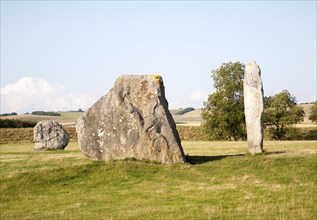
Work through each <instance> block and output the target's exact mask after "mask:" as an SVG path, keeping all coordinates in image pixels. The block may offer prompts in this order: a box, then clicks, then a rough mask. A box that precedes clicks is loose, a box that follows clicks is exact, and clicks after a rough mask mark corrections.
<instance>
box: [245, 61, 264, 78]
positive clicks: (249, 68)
mask: <svg viewBox="0 0 317 220" xmlns="http://www.w3.org/2000/svg"><path fill="white" fill-rule="evenodd" d="M245 73H250V74H253V73H258V74H259V76H261V69H260V67H259V65H258V64H257V63H256V62H255V61H251V62H249V63H248V64H247V65H246V67H245Z"/></svg>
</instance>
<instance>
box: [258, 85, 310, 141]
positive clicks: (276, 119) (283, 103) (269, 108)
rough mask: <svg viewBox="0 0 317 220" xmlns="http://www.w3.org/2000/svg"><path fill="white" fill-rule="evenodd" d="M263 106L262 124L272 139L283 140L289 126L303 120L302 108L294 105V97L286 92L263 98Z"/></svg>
mask: <svg viewBox="0 0 317 220" xmlns="http://www.w3.org/2000/svg"><path fill="white" fill-rule="evenodd" d="M264 105H265V107H264V123H265V125H266V126H269V131H270V134H271V136H272V138H273V139H277V140H283V139H284V138H285V135H286V133H287V131H288V130H289V128H290V126H291V125H293V124H296V123H299V122H301V121H302V120H303V118H304V110H303V108H301V107H300V106H297V105H296V99H295V97H294V96H293V95H291V94H290V93H289V91H287V90H283V91H282V92H279V93H277V94H276V95H275V96H270V97H265V100H264Z"/></svg>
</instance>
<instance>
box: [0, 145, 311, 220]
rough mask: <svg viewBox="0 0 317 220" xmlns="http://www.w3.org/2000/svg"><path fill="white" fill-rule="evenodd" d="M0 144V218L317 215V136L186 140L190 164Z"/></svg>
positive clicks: (279, 217)
mask: <svg viewBox="0 0 317 220" xmlns="http://www.w3.org/2000/svg"><path fill="white" fill-rule="evenodd" d="M32 146H33V145H32V144H7V145H0V169H1V173H0V175H1V181H0V191H1V194H0V210H1V212H0V219H250V220H253V219H263V220H264V219H265V220H266V219H285V220H288V219H316V218H317V197H316V195H317V185H316V184H317V183H316V176H317V166H316V165H317V164H316V141H292V142H281V141H277V142H274V141H270V142H265V148H266V150H267V152H266V153H265V154H261V155H257V156H251V155H249V154H247V153H246V152H247V150H246V142H203V141H199V142H192V141H191V142H186V141H183V146H184V150H185V153H186V154H187V158H188V160H189V161H190V162H191V164H189V163H188V164H175V165H168V166H166V165H160V164H157V163H151V162H144V161H135V160H123V161H112V162H96V161H91V160H88V159H87V158H86V157H85V156H84V155H83V154H82V153H81V152H80V151H79V149H78V144H77V143H75V142H71V143H70V146H68V147H67V148H66V149H65V151H49V152H36V151H33V149H32Z"/></svg>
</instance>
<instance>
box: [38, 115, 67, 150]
mask: <svg viewBox="0 0 317 220" xmlns="http://www.w3.org/2000/svg"><path fill="white" fill-rule="evenodd" d="M33 132H34V142H35V145H34V149H35V150H63V149H64V148H65V147H66V146H67V144H68V142H69V135H68V133H67V131H65V130H64V128H63V127H62V126H61V125H60V124H59V123H58V122H57V121H48V120H45V121H40V122H38V123H37V124H36V125H35V127H34V128H33Z"/></svg>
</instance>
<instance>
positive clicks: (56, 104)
mask: <svg viewBox="0 0 317 220" xmlns="http://www.w3.org/2000/svg"><path fill="white" fill-rule="evenodd" d="M0 94H1V113H6V112H17V113H25V112H32V111H36V110H44V111H68V110H78V109H79V108H82V109H86V108H88V107H90V106H91V105H92V104H93V102H94V101H95V99H93V98H91V97H89V96H87V95H82V94H75V93H72V92H68V91H66V90H65V88H64V86H63V85H61V84H58V83H50V82H48V81H46V80H43V79H40V78H35V77H30V76H27V77H24V78H22V79H20V80H18V81H17V82H16V83H13V84H7V85H6V86H5V87H3V88H1V89H0Z"/></svg>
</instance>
